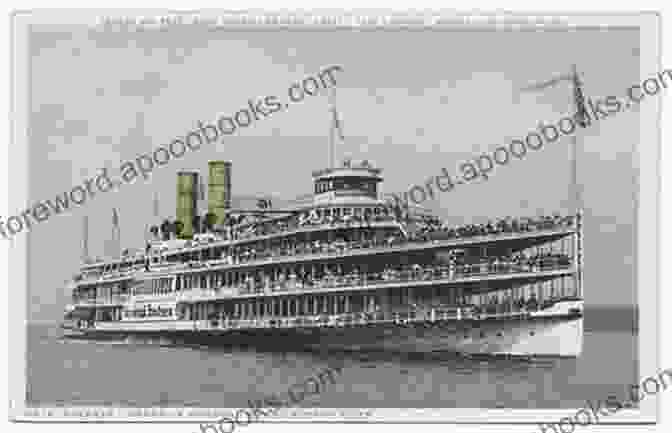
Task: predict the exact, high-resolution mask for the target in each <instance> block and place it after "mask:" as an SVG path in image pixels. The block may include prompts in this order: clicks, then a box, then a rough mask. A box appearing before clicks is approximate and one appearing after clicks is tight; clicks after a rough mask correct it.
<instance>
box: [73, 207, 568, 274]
mask: <svg viewBox="0 0 672 433" xmlns="http://www.w3.org/2000/svg"><path fill="white" fill-rule="evenodd" d="M519 229H523V230H530V231H517V232H510V231H503V232H495V233H486V234H479V233H480V232H479V231H478V230H474V228H473V226H470V228H469V229H468V230H469V232H464V231H463V230H462V228H461V227H458V228H455V229H449V230H439V231H430V232H426V233H424V234H423V236H422V237H420V238H417V239H411V240H400V239H396V240H392V239H387V240H385V241H384V242H379V243H374V242H368V243H366V242H356V241H353V242H333V243H325V244H321V245H315V244H308V245H302V246H296V247H294V248H287V249H284V250H280V251H275V252H272V251H270V250H266V251H253V252H252V253H250V252H249V251H245V252H241V253H240V254H237V255H235V256H227V257H225V258H221V257H218V256H217V255H216V254H207V255H205V257H212V258H210V259H201V255H196V257H195V258H194V254H193V253H194V252H205V251H207V250H211V251H214V250H215V249H216V248H218V247H220V248H221V247H224V246H227V247H230V246H235V245H242V244H244V243H241V242H236V241H225V242H214V243H211V244H208V245H202V246H200V247H199V248H191V249H185V251H182V253H185V254H189V253H191V255H189V256H187V260H185V261H179V262H168V261H163V262H159V263H152V264H150V265H149V266H148V265H146V263H145V261H140V262H137V263H134V264H133V266H130V267H129V268H127V269H119V270H116V271H112V272H106V273H104V274H101V275H97V274H93V275H91V276H90V277H89V278H82V279H81V280H79V281H78V283H79V285H85V284H95V283H100V282H117V281H121V280H128V279H131V278H133V277H137V278H147V277H151V276H156V275H173V274H193V273H201V272H204V271H217V270H243V269H252V268H257V267H266V266H270V265H273V266H274V265H282V264H293V263H310V262H316V261H324V260H336V259H342V258H347V257H368V256H377V255H386V254H387V255H390V254H408V253H412V252H418V251H437V250H442V249H453V248H460V247H467V246H488V245H492V244H499V243H503V242H506V243H512V244H518V245H523V246H525V245H530V244H532V243H535V242H543V241H552V240H555V239H560V238H562V237H565V236H568V235H571V234H573V233H576V230H577V226H576V224H575V220H574V219H571V220H563V221H562V222H561V223H559V224H548V223H547V224H546V225H540V226H532V227H530V226H521V227H519ZM460 233H461V235H460ZM469 234H471V235H469ZM432 237H438V238H439V239H431V238H432ZM441 237H448V239H441ZM265 238H266V237H264V236H262V237H259V238H257V240H263V239H265ZM148 268H149V271H148V270H147V269H148Z"/></svg>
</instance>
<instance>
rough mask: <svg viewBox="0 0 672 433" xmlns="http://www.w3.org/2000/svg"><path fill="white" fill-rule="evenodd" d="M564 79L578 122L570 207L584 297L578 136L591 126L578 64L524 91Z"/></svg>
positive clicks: (578, 288)
mask: <svg viewBox="0 0 672 433" xmlns="http://www.w3.org/2000/svg"><path fill="white" fill-rule="evenodd" d="M563 81H569V82H571V83H572V90H573V92H572V93H573V95H572V96H573V109H574V110H575V113H574V119H575V120H576V122H577V124H578V125H577V126H578V128H577V132H576V134H574V135H573V136H572V137H571V138H570V142H571V144H570V146H569V153H570V155H569V163H570V180H569V182H570V185H569V188H570V194H569V195H570V201H571V204H570V206H569V207H570V209H571V211H572V212H573V214H574V217H575V218H576V234H575V235H574V239H575V243H574V255H575V266H576V272H575V273H574V289H575V290H574V291H575V294H576V296H579V297H583V289H582V287H583V245H582V244H583V234H582V228H581V226H582V208H583V204H582V200H583V198H582V194H581V191H580V188H579V183H578V180H577V172H578V170H577V160H578V147H579V143H578V136H579V135H580V134H581V130H582V129H584V128H586V127H588V126H590V116H589V115H588V111H587V110H586V104H585V98H584V96H583V88H582V83H581V79H580V78H579V73H578V72H577V69H576V65H572V71H571V73H570V74H569V75H561V76H558V77H554V78H552V79H550V80H547V81H545V82H542V83H536V84H533V85H531V86H528V87H525V88H523V89H522V91H540V90H543V89H546V88H549V87H553V86H555V85H557V84H559V83H561V82H563Z"/></svg>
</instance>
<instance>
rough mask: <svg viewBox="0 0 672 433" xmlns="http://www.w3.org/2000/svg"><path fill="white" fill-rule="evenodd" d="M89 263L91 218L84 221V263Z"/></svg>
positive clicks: (86, 217)
mask: <svg viewBox="0 0 672 433" xmlns="http://www.w3.org/2000/svg"><path fill="white" fill-rule="evenodd" d="M88 261H89V216H88V215H84V218H83V219H82V263H87V262H88Z"/></svg>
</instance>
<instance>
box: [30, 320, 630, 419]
mask: <svg viewBox="0 0 672 433" xmlns="http://www.w3.org/2000/svg"><path fill="white" fill-rule="evenodd" d="M634 318H635V316H634V314H633V312H632V311H631V310H627V309H598V310H588V311H587V312H586V320H585V328H586V331H585V339H584V350H583V354H582V356H581V357H579V358H578V359H539V360H528V361H524V360H507V359H493V358H489V359H478V360H476V359H466V358H462V357H457V356H454V355H440V356H438V355H431V356H422V355H400V354H389V353H382V352H376V353H355V354H348V353H328V354H324V353H314V352H301V353H268V352H262V351H254V350H248V349H245V350H241V349H235V350H234V349H223V348H208V347H197V348H190V347H161V346H151V345H127V344H121V343H109V342H91V341H63V340H60V339H58V336H59V335H60V332H59V330H58V329H57V328H56V326H55V325H51V326H47V325H30V326H29V329H28V348H29V350H28V393H27V394H28V395H27V401H28V404H29V405H34V406H77V405H82V406H94V405H95V406H131V407H156V406H162V407H183V406H184V407H241V406H246V405H247V401H248V399H256V398H261V397H263V396H265V395H269V394H281V393H286V392H287V389H288V388H289V387H290V386H291V385H293V384H295V383H299V382H303V381H305V380H306V379H308V378H309V377H311V376H314V375H315V374H317V373H318V372H320V371H322V370H324V369H325V368H327V366H328V365H329V363H330V362H331V363H338V364H343V370H342V371H341V373H340V375H338V376H336V383H335V384H333V385H331V384H330V385H329V386H328V387H327V388H326V389H325V390H324V391H323V392H322V393H320V394H319V395H313V396H311V397H309V398H307V399H306V400H305V401H303V402H302V403H301V404H300V405H301V406H302V407H327V408H328V407H334V408H351V407H361V408H366V407H370V408H371V407H427V408H430V407H482V408H572V407H578V406H580V405H583V404H584V403H585V401H586V400H603V399H605V398H606V397H607V396H609V395H615V396H617V397H624V396H625V395H626V394H625V392H626V386H627V385H628V384H631V383H636V382H637V379H636V378H637V332H636V330H633V326H632V323H636V321H635V319H634Z"/></svg>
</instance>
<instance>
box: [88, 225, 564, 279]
mask: <svg viewBox="0 0 672 433" xmlns="http://www.w3.org/2000/svg"><path fill="white" fill-rule="evenodd" d="M570 229H573V226H568V227H562V226H559V227H552V228H550V227H549V228H542V229H540V230H535V231H521V232H501V233H490V234H482V235H474V236H467V237H456V238H448V239H433V240H401V239H397V240H395V241H388V242H378V243H373V242H371V241H369V242H367V241H357V242H351V243H344V244H340V245H339V244H330V245H323V246H320V247H319V248H315V247H303V246H302V247H297V248H294V249H291V250H284V251H281V252H279V253H278V254H275V255H269V254H268V253H263V254H256V255H252V254H250V255H249V256H248V257H247V258H245V256H244V255H241V256H240V257H237V258H235V257H234V258H232V259H211V260H208V261H202V260H194V261H190V262H180V263H171V262H162V263H155V264H150V269H151V270H152V271H164V272H172V271H177V270H183V269H198V268H205V269H207V268H209V267H212V266H218V267H219V266H222V265H225V266H226V265H228V266H231V267H236V266H240V265H248V264H249V265H263V264H267V263H273V262H275V261H284V260H286V259H287V258H291V259H294V258H302V259H308V258H316V259H319V258H323V257H335V256H342V255H346V254H349V253H353V254H359V253H360V252H361V253H366V254H376V253H381V252H390V251H394V250H399V251H403V250H404V249H405V248H422V247H423V246H425V245H428V246H435V245H437V244H441V243H454V242H455V241H459V240H464V241H468V242H489V241H495V240H498V239H508V238H515V237H516V236H521V235H522V236H526V237H529V236H539V235H544V234H545V233H554V232H557V231H558V230H570ZM262 238H263V236H262ZM210 246H212V245H210ZM142 269H144V265H142V266H135V267H134V268H133V269H129V270H124V271H114V272H112V273H105V274H103V275H98V276H91V277H84V278H83V281H84V280H92V281H99V280H102V281H104V280H107V279H113V278H124V277H128V276H131V275H133V274H134V273H136V272H138V271H140V270H142Z"/></svg>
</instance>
